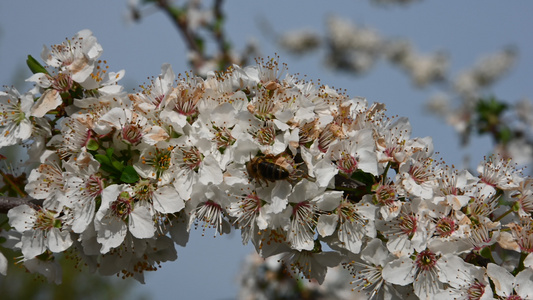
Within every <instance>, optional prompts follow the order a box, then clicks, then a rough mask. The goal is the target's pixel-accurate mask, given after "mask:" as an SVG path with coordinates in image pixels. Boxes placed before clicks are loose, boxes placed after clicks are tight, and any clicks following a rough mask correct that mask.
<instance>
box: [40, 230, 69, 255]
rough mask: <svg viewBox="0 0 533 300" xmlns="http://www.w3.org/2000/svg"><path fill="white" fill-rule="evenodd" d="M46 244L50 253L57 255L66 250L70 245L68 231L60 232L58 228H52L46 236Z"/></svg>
mask: <svg viewBox="0 0 533 300" xmlns="http://www.w3.org/2000/svg"><path fill="white" fill-rule="evenodd" d="M46 242H47V244H48V249H50V251H52V252H55V253H59V252H63V251H65V250H67V249H68V248H69V247H70V245H72V239H71V238H70V232H69V231H60V230H59V228H53V229H52V230H50V231H49V232H48V234H47V236H46Z"/></svg>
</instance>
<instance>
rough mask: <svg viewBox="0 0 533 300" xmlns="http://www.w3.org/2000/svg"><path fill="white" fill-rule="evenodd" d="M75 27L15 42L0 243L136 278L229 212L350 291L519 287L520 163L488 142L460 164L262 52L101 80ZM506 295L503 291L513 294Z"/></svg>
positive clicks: (301, 265)
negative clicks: (20, 194) (127, 88)
mask: <svg viewBox="0 0 533 300" xmlns="http://www.w3.org/2000/svg"><path fill="white" fill-rule="evenodd" d="M101 54H102V47H101V46H100V45H99V44H98V42H97V40H96V38H95V37H94V36H93V35H92V33H91V32H90V31H88V30H84V31H80V32H79V33H78V34H77V35H75V36H74V37H73V38H71V39H68V40H67V41H65V42H63V43H62V44H58V45H54V46H52V47H50V48H47V47H45V48H44V49H43V52H42V54H41V58H42V59H43V61H44V63H45V65H46V67H42V66H41V65H40V64H39V63H37V62H36V60H33V59H31V58H30V60H29V65H30V67H32V70H33V71H34V73H35V74H34V75H33V76H32V77H30V78H29V79H28V81H31V82H34V83H35V88H34V89H32V90H30V91H28V92H27V93H24V94H20V93H19V92H18V91H17V90H16V89H14V88H8V89H7V90H6V91H4V92H1V93H0V116H1V120H2V121H1V123H0V126H1V130H2V135H3V139H2V140H1V142H0V146H2V147H4V146H9V145H15V144H24V145H25V146H26V147H27V148H28V152H29V157H30V162H35V163H37V167H36V168H34V169H33V170H32V171H31V173H30V175H29V176H28V182H27V184H26V186H25V192H26V193H27V194H28V195H29V196H31V197H32V198H35V199H43V200H44V202H43V205H42V207H39V208H35V207H34V206H29V205H20V206H17V207H15V208H13V209H11V210H10V211H9V213H8V217H9V223H10V225H11V227H12V230H10V231H7V232H3V236H4V237H6V242H5V243H4V246H6V247H11V248H13V249H16V250H20V251H21V252H22V259H21V261H22V263H23V264H24V265H25V266H26V267H27V268H28V269H29V270H30V271H32V272H40V273H43V274H44V275H45V276H47V277H48V278H49V279H50V280H52V281H56V282H59V281H60V269H59V267H58V266H57V265H56V263H55V262H54V255H55V253H61V252H66V251H68V252H69V256H70V257H76V258H77V259H79V260H80V262H82V263H83V264H86V265H88V266H89V269H90V270H92V271H97V272H99V273H100V274H103V275H110V274H122V276H123V277H134V278H136V279H137V280H139V281H141V282H142V281H144V274H145V271H153V270H156V269H157V268H158V267H159V264H160V263H162V262H165V261H171V260H175V259H176V258H177V253H176V249H175V244H177V245H181V246H185V245H186V243H187V241H188V235H189V232H190V230H191V228H193V227H194V228H197V227H199V226H200V227H204V229H205V228H213V229H214V230H215V231H216V232H217V233H218V234H225V233H229V232H230V231H231V230H232V229H233V230H236V229H239V230H240V231H241V235H242V242H243V243H244V244H246V243H249V242H251V243H252V244H253V245H254V246H255V248H256V250H257V252H258V254H259V255H261V256H262V257H263V258H267V257H272V256H274V255H278V256H279V260H280V261H281V262H283V263H284V264H286V265H287V266H288V270H289V271H290V272H292V274H293V275H294V276H296V277H298V276H303V277H305V278H306V279H309V280H313V281H316V282H317V283H319V284H321V283H323V282H324V280H325V277H326V273H327V270H328V268H332V267H335V266H339V265H343V266H344V267H345V268H346V269H347V270H349V272H350V273H351V274H352V275H353V278H352V279H346V280H347V281H350V280H351V283H352V287H353V289H354V291H356V292H357V293H360V294H361V295H364V296H366V297H378V298H391V297H392V298H395V297H396V298H399V299H401V298H402V295H407V294H414V295H416V296H418V297H419V298H422V299H427V298H434V299H437V298H442V299H450V297H455V298H457V299H481V298H483V299H491V298H492V297H508V296H510V295H515V296H519V297H522V298H525V297H526V296H528V295H529V297H531V296H532V295H533V292H532V291H531V290H530V289H531V288H530V286H531V282H532V281H533V269H532V268H531V266H532V265H533V263H532V259H533V256H530V255H529V253H531V252H533V242H532V241H533V238H532V237H533V236H532V234H533V230H532V228H531V227H532V216H531V213H532V211H533V180H531V179H530V178H526V177H524V176H523V175H522V174H521V173H520V171H519V170H516V169H515V167H514V165H513V164H512V163H511V162H510V161H508V160H504V159H502V158H500V157H498V156H493V157H489V158H487V159H486V160H485V161H484V162H482V163H481V164H480V165H479V167H478V170H477V171H478V174H477V176H475V175H473V174H471V173H470V172H468V171H466V170H457V169H455V168H454V167H450V166H447V165H445V164H444V163H443V162H441V161H438V160H436V159H435V158H434V157H433V146H432V140H431V139H430V138H413V137H411V136H410V135H411V127H410V124H409V122H408V120H407V119H406V118H389V117H387V116H386V115H385V107H384V105H382V104H379V103H375V104H372V105H369V104H368V103H367V101H366V99H363V98H350V97H348V96H347V95H345V94H342V93H340V92H338V91H337V90H334V89H332V88H330V87H328V86H326V85H321V84H316V83H313V82H310V81H304V80H299V79H297V78H296V77H295V76H291V75H289V74H288V73H287V72H286V68H285V66H284V65H281V64H280V63H278V60H277V59H269V60H267V61H258V63H257V65H256V66H251V67H245V68H241V67H239V66H233V67H232V68H230V69H229V70H227V71H226V72H224V73H214V72H212V73H208V75H207V76H206V78H201V77H196V76H194V75H192V74H188V73H186V74H185V75H178V76H176V75H175V73H174V72H173V70H172V68H171V67H170V65H168V64H165V65H163V66H162V70H161V74H160V75H159V76H157V77H155V78H153V79H152V80H151V82H150V83H149V84H146V85H143V86H141V89H140V91H138V92H136V93H130V94H128V93H126V92H124V91H123V88H122V87H121V86H120V85H118V81H119V80H120V79H121V78H122V77H123V76H124V71H120V72H116V73H115V72H110V71H108V70H107V67H106V64H105V62H103V61H101V60H100V56H101ZM513 299H514V298H513Z"/></svg>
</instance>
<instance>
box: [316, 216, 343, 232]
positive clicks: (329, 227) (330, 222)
mask: <svg viewBox="0 0 533 300" xmlns="http://www.w3.org/2000/svg"><path fill="white" fill-rule="evenodd" d="M338 220H339V216H338V215H336V214H331V215H326V214H324V215H321V216H320V217H319V218H318V224H317V229H318V233H319V234H320V236H322V237H326V236H330V235H332V234H333V232H335V229H336V228H337V221H338Z"/></svg>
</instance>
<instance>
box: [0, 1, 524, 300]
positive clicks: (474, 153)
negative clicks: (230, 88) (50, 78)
mask: <svg viewBox="0 0 533 300" xmlns="http://www.w3.org/2000/svg"><path fill="white" fill-rule="evenodd" d="M332 3H335V5H332ZM125 10H126V1H116V0H115V1H109V0H93V1H72V0H54V1H38V0H32V1H3V2H2V3H0V84H2V85H12V84H16V86H17V87H18V88H19V89H23V86H21V85H19V83H20V82H15V81H14V77H15V76H16V75H17V74H20V72H21V71H20V70H23V69H24V68H25V60H26V56H27V55H28V54H31V55H32V56H34V57H36V58H38V57H39V54H40V51H41V49H42V46H43V45H50V44H56V43H60V42H62V41H63V40H64V39H65V38H67V37H71V36H72V35H74V34H75V33H76V32H77V31H79V30H81V29H85V28H88V29H91V30H92V31H93V33H94V35H95V36H96V37H97V38H98V40H99V42H100V44H101V45H102V46H103V48H104V54H103V56H102V58H103V59H106V60H107V61H108V64H109V66H110V69H111V70H114V71H118V70H120V69H125V70H126V77H125V79H123V80H122V84H123V85H124V86H126V87H128V88H132V87H136V86H138V85H139V84H141V83H143V82H144V81H145V80H146V78H147V77H150V76H157V75H158V74H159V72H160V67H161V65H162V64H163V63H167V62H168V63H171V64H172V66H173V69H174V71H175V72H176V73H179V72H183V71H186V70H188V66H187V64H186V52H185V47H184V45H183V43H182V40H181V39H180V37H179V34H178V33H177V32H176V30H175V29H174V27H173V25H172V24H171V23H170V22H169V21H168V20H167V18H166V16H164V15H163V14H162V13H160V12H155V13H154V14H152V15H150V16H148V17H146V18H145V19H143V20H142V22H141V23H137V24H126V23H125V21H124V14H125ZM224 11H225V13H226V15H227V18H228V23H227V26H226V29H227V34H228V36H229V38H230V40H231V41H232V42H233V45H234V46H235V47H236V49H237V50H241V49H242V48H243V47H244V44H245V42H246V41H247V40H248V39H250V38H255V39H256V40H257V41H258V43H259V45H260V46H261V50H262V54H263V55H264V56H268V55H270V56H272V55H274V53H278V55H279V56H280V61H282V62H285V63H287V64H288V67H289V72H291V73H299V74H306V75H307V76H308V78H310V79H318V78H320V79H321V82H322V83H325V84H329V85H332V86H334V87H336V88H343V89H346V90H347V93H348V94H349V95H351V96H363V97H366V98H367V99H368V101H369V102H371V103H372V102H384V103H386V105H387V108H388V115H391V116H392V115H399V116H406V117H408V118H409V119H410V121H411V124H412V125H413V136H421V137H423V136H428V135H429V136H432V137H433V140H434V144H435V149H436V151H438V152H440V156H441V157H443V158H444V160H445V161H446V162H447V163H448V164H455V165H459V166H460V165H461V161H462V157H463V155H465V154H469V155H470V156H471V158H472V161H473V162H475V163H477V162H478V161H480V160H481V159H482V157H483V155H485V154H487V153H488V152H489V151H490V141H489V140H488V139H475V140H474V141H473V143H472V144H471V145H470V146H469V147H468V148H467V149H460V148H459V142H458V139H457V137H456V134H455V133H454V131H453V130H452V128H451V127H449V126H446V125H444V124H443V123H442V121H441V120H439V119H437V118H436V117H434V116H432V115H429V114H427V113H425V112H424V110H423V108H422V106H423V104H424V101H425V100H427V98H428V97H429V95H430V94H431V93H432V92H433V91H434V90H433V89H432V88H428V89H425V90H416V89H413V88H412V85H411V83H410V81H409V79H408V78H407V77H406V76H405V75H404V74H403V73H402V72H401V71H399V70H398V69H396V68H393V67H391V66H390V65H389V64H387V63H379V64H378V65H377V66H376V67H375V69H373V70H372V71H371V72H370V73H369V74H367V75H365V76H362V77H354V76H349V75H345V74H339V73H334V72H332V71H330V70H327V69H325V68H324V67H323V65H321V64H320V60H321V57H318V56H317V55H312V56H309V57H300V58H296V57H293V56H290V55H288V54H287V53H285V52H283V51H281V50H280V49H278V48H276V47H275V45H274V44H273V43H272V41H269V40H268V39H266V38H265V37H264V35H263V34H262V33H261V30H260V29H259V27H258V23H257V20H258V19H260V18H264V19H266V20H268V22H269V23H271V24H272V26H273V27H274V29H275V30H277V31H283V30H287V29H297V28H304V27H305V28H312V29H316V30H318V31H321V32H324V28H325V18H326V16H328V15H330V14H334V15H338V16H341V17H344V18H348V19H351V20H352V21H353V22H355V23H356V24H359V25H364V26H367V27H372V28H375V29H376V30H378V31H379V33H380V34H381V35H383V36H384V37H398V38H403V37H405V38H408V39H409V40H410V41H411V42H412V43H413V44H414V45H415V47H416V49H417V51H419V52H421V53H427V52H433V51H437V50H445V51H446V52H447V53H448V55H449V56H450V58H451V60H450V62H451V65H450V72H451V74H457V73H458V72H459V71H461V70H463V69H465V68H467V67H470V66H472V65H473V64H474V63H475V62H476V61H477V58H478V57H479V56H481V55H485V54H489V53H494V52H496V51H498V50H501V49H502V48H503V47H505V46H508V45H514V46H516V47H517V49H518V50H519V56H518V62H517V64H516V65H515V67H514V68H513V70H512V72H511V73H510V74H509V75H508V76H506V77H504V78H503V79H502V80H501V81H500V82H499V83H498V84H496V85H495V86H494V88H493V89H492V90H491V92H493V93H494V94H495V95H497V96H498V97H500V98H504V99H507V100H509V101H512V102H514V101H517V100H519V99H521V98H523V97H528V98H530V99H532V98H533V82H532V80H533V39H532V38H531V29H532V28H533V18H531V14H532V13H533V2H532V1H525V0H521V1H519V0H517V1H512V2H507V1H506V2H504V1H497V0H484V1H481V0H478V1H453V0H452V1H436V0H434V1H428V0H426V1H422V2H421V3H417V4H413V5H410V6H408V7H388V8H377V7H375V6H373V5H370V4H369V3H368V1H361V0H360V1H335V2H332V1H282V0H271V1H268V2H266V1H249V0H248V1H245V0H233V1H226V4H225V6H224ZM23 75H24V77H28V76H29V75H30V73H29V71H26V73H23ZM26 87H27V86H26ZM212 236H213V232H212V231H208V232H207V233H206V234H205V236H204V237H202V236H201V231H196V232H193V234H192V236H191V240H190V242H189V246H187V247H186V248H178V260H177V261H175V262H171V263H166V264H164V265H163V267H162V269H161V270H159V271H157V272H155V273H154V274H152V275H149V276H148V277H147V280H146V281H147V283H146V285H139V287H138V290H139V291H144V292H146V293H147V294H148V295H151V298H153V299H163V298H167V297H169V296H171V297H172V298H176V295H179V298H182V299H231V298H234V297H235V295H236V293H237V285H236V284H235V280H236V276H237V273H238V270H239V268H240V265H241V261H242V258H243V257H244V256H245V255H247V254H248V253H250V251H252V247H251V246H250V245H248V246H243V245H242V244H241V241H240V233H238V232H235V233H233V234H232V235H231V236H230V237H226V236H222V237H220V236H218V237H216V238H213V237H212Z"/></svg>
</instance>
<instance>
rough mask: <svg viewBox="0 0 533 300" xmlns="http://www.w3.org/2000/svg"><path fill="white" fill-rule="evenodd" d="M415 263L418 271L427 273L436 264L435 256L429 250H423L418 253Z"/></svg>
mask: <svg viewBox="0 0 533 300" xmlns="http://www.w3.org/2000/svg"><path fill="white" fill-rule="evenodd" d="M415 263H416V265H417V267H418V268H419V269H420V270H422V271H429V270H431V269H433V268H434V267H435V265H436V264H437V256H436V255H435V253H433V252H431V251H429V250H424V251H422V252H420V253H418V255H417V256H416V261H415Z"/></svg>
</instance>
